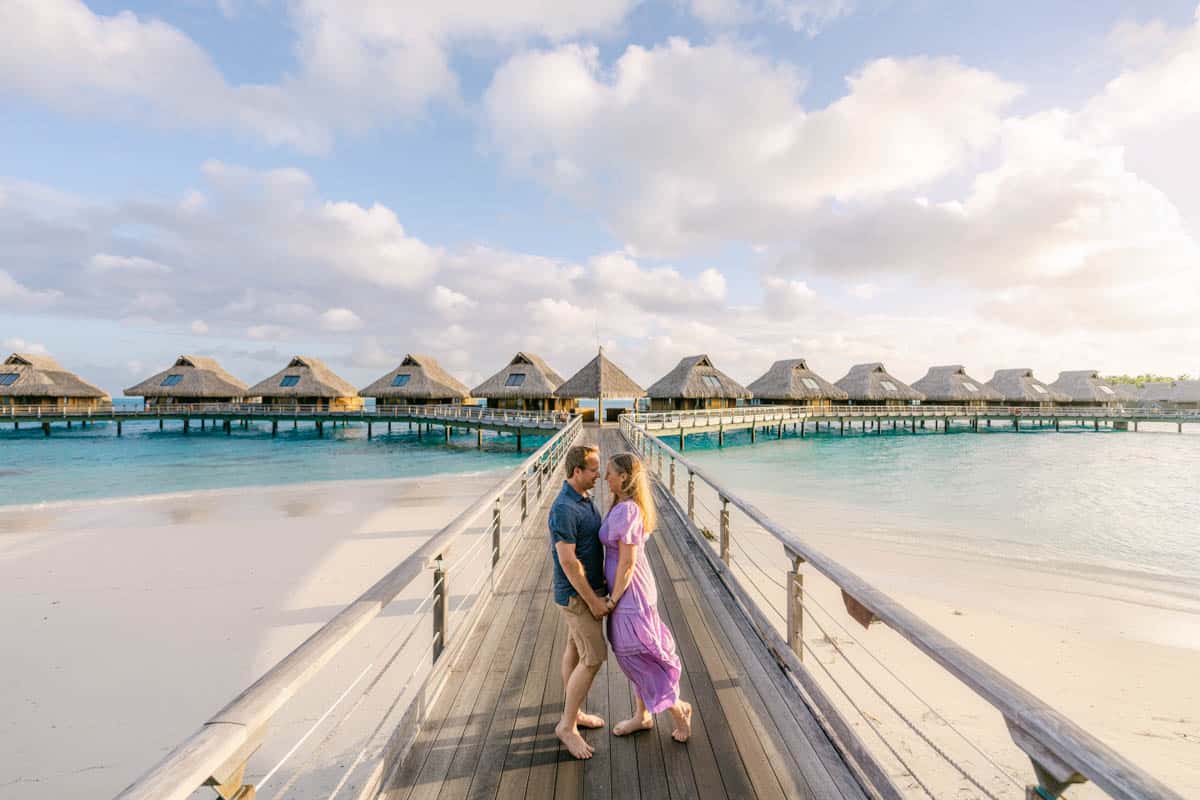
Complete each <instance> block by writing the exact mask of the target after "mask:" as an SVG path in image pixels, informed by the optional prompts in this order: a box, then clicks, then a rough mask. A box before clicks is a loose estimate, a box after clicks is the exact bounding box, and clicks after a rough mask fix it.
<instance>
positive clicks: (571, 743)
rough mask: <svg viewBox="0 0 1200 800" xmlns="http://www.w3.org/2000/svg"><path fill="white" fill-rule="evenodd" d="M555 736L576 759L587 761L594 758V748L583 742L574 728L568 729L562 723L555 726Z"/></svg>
mask: <svg viewBox="0 0 1200 800" xmlns="http://www.w3.org/2000/svg"><path fill="white" fill-rule="evenodd" d="M554 734H555V736H557V737H558V740H559V741H560V742H562V743H563V747H565V748H567V752H568V753H570V754H571V755H573V756H575V758H578V759H583V760H587V759H589V758H591V757H592V752H593V751H592V746H591V745H590V744H588V743H587V742H585V741H584V740H583V737H582V736H580V735H579V731H578V730H576V729H575V727H574V726H570V727H568V726H566V725H563V724H562V723H561V722H560V723H558V725H556V726H554Z"/></svg>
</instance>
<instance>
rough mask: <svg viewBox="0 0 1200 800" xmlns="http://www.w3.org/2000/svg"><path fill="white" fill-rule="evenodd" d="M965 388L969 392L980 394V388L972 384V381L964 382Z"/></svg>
mask: <svg viewBox="0 0 1200 800" xmlns="http://www.w3.org/2000/svg"><path fill="white" fill-rule="evenodd" d="M963 388H964V389H966V390H967V391H968V392H978V391H979V387H978V386H976V385H975V384H973V383H971V382H970V381H963Z"/></svg>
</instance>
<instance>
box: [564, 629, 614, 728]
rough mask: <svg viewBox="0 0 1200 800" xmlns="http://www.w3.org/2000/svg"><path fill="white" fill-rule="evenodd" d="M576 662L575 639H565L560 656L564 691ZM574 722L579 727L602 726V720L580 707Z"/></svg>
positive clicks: (577, 660)
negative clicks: (563, 648)
mask: <svg viewBox="0 0 1200 800" xmlns="http://www.w3.org/2000/svg"><path fill="white" fill-rule="evenodd" d="M577 664H579V651H578V650H577V649H576V648H575V641H574V640H573V639H567V647H566V649H565V650H563V657H562V682H563V687H564V691H565V687H566V685H567V684H568V683H570V682H571V673H572V672H574V671H575V667H576V665H577ZM585 699H586V696H585ZM575 724H576V725H577V726H578V727H581V728H603V727H604V720H603V719H602V718H601V717H599V716H597V715H595V714H589V713H587V712H586V711H584V710H583V709H582V708H581V709H579V713H578V714H577V715H576V718H575Z"/></svg>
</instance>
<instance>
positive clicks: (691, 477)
mask: <svg viewBox="0 0 1200 800" xmlns="http://www.w3.org/2000/svg"><path fill="white" fill-rule="evenodd" d="M695 521H696V475H695V473H693V472H692V471H691V470H690V469H689V470H688V522H693V523H694V522H695Z"/></svg>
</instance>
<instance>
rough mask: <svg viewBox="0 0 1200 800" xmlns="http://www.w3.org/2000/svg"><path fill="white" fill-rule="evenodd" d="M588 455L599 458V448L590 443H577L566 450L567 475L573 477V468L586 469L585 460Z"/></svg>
mask: <svg viewBox="0 0 1200 800" xmlns="http://www.w3.org/2000/svg"><path fill="white" fill-rule="evenodd" d="M589 456H595V457H596V460H597V461H599V460H600V448H599V447H596V446H595V445H590V444H577V445H575V446H574V447H572V448H571V449H570V450H568V451H567V457H566V459H565V463H566V466H567V477H568V478H573V477H575V470H577V469H587V460H588V457H589Z"/></svg>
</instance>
